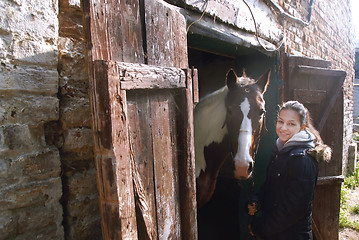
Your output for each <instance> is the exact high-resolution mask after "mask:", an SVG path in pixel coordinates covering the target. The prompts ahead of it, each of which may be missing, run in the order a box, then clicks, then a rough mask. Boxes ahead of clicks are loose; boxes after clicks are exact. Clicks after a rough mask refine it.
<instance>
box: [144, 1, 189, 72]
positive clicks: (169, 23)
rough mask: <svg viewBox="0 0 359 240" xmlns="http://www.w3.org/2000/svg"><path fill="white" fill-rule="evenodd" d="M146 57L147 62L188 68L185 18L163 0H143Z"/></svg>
mask: <svg viewBox="0 0 359 240" xmlns="http://www.w3.org/2000/svg"><path fill="white" fill-rule="evenodd" d="M145 22H146V24H145V25H146V37H147V38H146V41H147V57H148V58H147V60H148V64H150V65H157V66H168V67H178V68H187V67H188V56H187V33H186V20H185V18H184V16H183V15H182V14H180V12H179V9H178V8H177V7H175V6H173V5H170V4H168V3H166V2H165V1H162V0H146V1H145Z"/></svg>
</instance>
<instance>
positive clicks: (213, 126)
mask: <svg viewBox="0 0 359 240" xmlns="http://www.w3.org/2000/svg"><path fill="white" fill-rule="evenodd" d="M227 93H228V88H227V87H223V88H221V89H219V90H217V91H215V92H214V93H212V94H210V95H209V96H207V97H205V98H204V99H203V100H201V102H200V103H199V104H198V105H197V106H196V109H195V112H194V129H195V146H196V148H195V152H196V176H197V177H198V176H199V174H200V172H201V170H203V171H205V169H206V161H205V158H204V148H205V147H206V146H209V145H210V144H211V143H213V142H214V143H221V142H222V141H223V138H224V136H225V135H226V134H227V132H228V131H227V127H226V126H225V125H224V123H225V119H226V114H227V110H226V106H225V98H226V96H227Z"/></svg>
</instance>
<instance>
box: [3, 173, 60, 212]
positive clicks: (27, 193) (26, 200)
mask: <svg viewBox="0 0 359 240" xmlns="http://www.w3.org/2000/svg"><path fill="white" fill-rule="evenodd" d="M0 195H1V196H2V198H1V199H0V211H4V210H10V209H19V208H23V207H28V206H36V205H40V206H46V205H50V204H52V203H53V202H58V201H59V200H60V198H61V195H62V183H61V179H60V178H51V179H47V180H45V181H38V182H36V181H35V182H24V183H21V184H15V185H10V186H8V187H6V188H2V189H0ZM58 207H60V205H59V206H58Z"/></svg>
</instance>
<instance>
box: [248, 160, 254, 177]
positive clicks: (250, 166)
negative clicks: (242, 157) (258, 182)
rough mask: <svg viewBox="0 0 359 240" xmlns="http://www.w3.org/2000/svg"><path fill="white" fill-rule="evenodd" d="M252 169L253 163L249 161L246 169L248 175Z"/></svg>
mask: <svg viewBox="0 0 359 240" xmlns="http://www.w3.org/2000/svg"><path fill="white" fill-rule="evenodd" d="M252 170H253V163H252V162H250V163H249V167H248V170H247V173H248V175H249V174H251V173H252Z"/></svg>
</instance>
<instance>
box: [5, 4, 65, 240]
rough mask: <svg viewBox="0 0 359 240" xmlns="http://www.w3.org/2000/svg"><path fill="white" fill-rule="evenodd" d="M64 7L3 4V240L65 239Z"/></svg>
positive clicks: (55, 5)
mask: <svg viewBox="0 0 359 240" xmlns="http://www.w3.org/2000/svg"><path fill="white" fill-rule="evenodd" d="M57 15H58V6H57V2H56V1H52V0H32V1H20V0H11V1H8V0H2V1H0V16H1V17H0V196H1V199H0V212H1V214H0V239H44V240H45V239H63V237H64V231H63V227H62V214H63V210H62V206H61V204H60V202H59V200H60V198H61V196H62V182H61V176H60V175H61V164H60V153H59V150H58V149H57V148H56V147H55V146H53V145H48V144H47V142H46V136H45V132H46V131H45V126H46V124H47V123H48V122H51V121H56V120H58V119H59V99H58V97H57V92H58V79H59V78H58V72H57V64H58V53H57V40H58V20H57Z"/></svg>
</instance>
